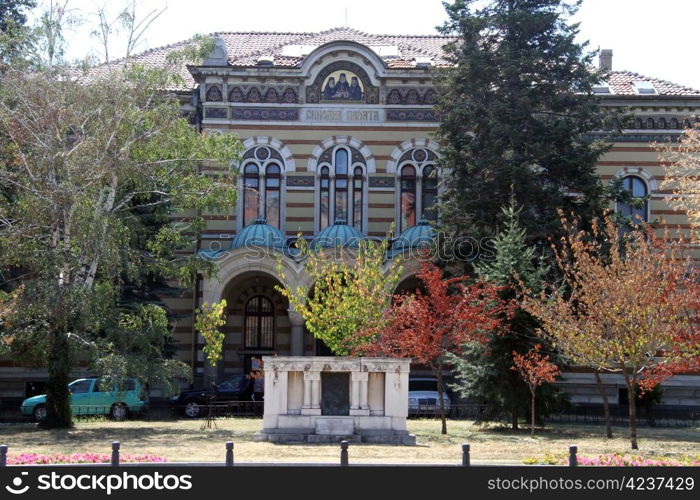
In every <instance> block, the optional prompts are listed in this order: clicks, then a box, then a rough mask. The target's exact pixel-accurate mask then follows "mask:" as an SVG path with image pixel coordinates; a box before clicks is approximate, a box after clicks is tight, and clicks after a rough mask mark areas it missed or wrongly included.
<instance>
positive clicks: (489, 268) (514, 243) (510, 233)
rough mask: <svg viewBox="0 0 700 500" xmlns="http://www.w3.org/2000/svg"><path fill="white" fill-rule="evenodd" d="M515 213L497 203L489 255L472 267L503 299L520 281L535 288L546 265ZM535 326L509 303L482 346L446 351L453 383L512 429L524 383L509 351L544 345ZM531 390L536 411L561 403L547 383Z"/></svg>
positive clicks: (522, 405) (523, 408) (523, 409)
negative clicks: (504, 315) (508, 311)
mask: <svg viewBox="0 0 700 500" xmlns="http://www.w3.org/2000/svg"><path fill="white" fill-rule="evenodd" d="M520 213H521V210H520V209H517V208H516V207H515V205H514V202H511V204H510V205H509V206H507V207H503V209H502V214H501V216H502V217H501V219H502V221H503V222H502V224H503V228H502V230H501V231H500V232H499V233H498V235H497V236H496V238H495V240H494V243H493V250H494V252H495V257H494V258H493V259H492V260H490V261H482V262H480V263H479V264H477V265H476V266H475V270H476V273H477V276H478V277H479V279H482V280H484V281H487V282H489V283H491V284H493V285H496V286H498V287H499V290H500V292H499V295H500V297H501V299H503V300H508V301H510V300H514V299H515V298H516V296H517V287H518V286H519V283H520V282H524V283H527V286H528V287H530V288H531V289H533V290H539V289H540V287H541V284H542V282H543V281H544V280H545V279H546V275H547V273H548V270H549V267H548V266H547V265H546V262H545V261H544V259H543V258H542V257H541V256H539V257H538V256H537V254H536V250H535V247H533V246H530V245H528V244H527V242H526V240H527V238H526V233H525V229H524V228H523V227H522V225H521V224H520V220H519V216H520ZM538 326H539V324H538V322H537V320H536V319H535V318H533V317H532V316H531V315H530V314H528V313H527V312H525V311H524V310H522V309H521V308H515V309H514V311H513V314H512V315H511V316H510V317H509V318H507V319H505V320H504V324H503V329H502V331H499V332H488V334H487V339H486V343H485V344H484V345H482V344H480V343H472V344H469V345H465V346H464V347H463V349H462V351H461V353H460V354H459V355H458V356H455V355H453V356H451V360H452V362H453V363H454V372H455V378H456V383H455V384H454V386H453V387H454V388H455V389H456V390H458V391H459V392H460V393H461V394H462V395H463V396H465V397H470V398H474V399H477V400H478V401H479V402H481V403H484V404H486V405H487V408H488V413H487V415H488V417H490V418H494V417H501V416H509V417H510V421H511V427H512V429H513V430H516V429H518V418H519V416H521V415H522V416H524V415H526V414H527V410H528V402H529V398H528V394H527V389H528V388H527V386H526V385H525V383H524V381H523V379H522V378H521V377H518V375H517V373H515V372H514V371H513V370H511V367H512V366H513V352H518V353H520V354H524V353H526V352H528V351H529V350H530V349H532V348H533V347H534V346H535V345H537V344H547V342H546V339H542V338H540V337H539V336H538V335H537V328H538ZM546 347H547V350H548V351H549V350H551V349H550V346H546ZM557 361H558V362H559V363H561V361H560V360H557ZM537 391H538V393H539V394H538V398H539V400H540V410H541V412H540V413H541V414H543V413H546V412H547V411H551V410H553V409H557V408H559V407H560V406H561V404H562V395H561V394H560V393H559V392H558V391H556V389H554V387H553V386H552V385H551V384H549V383H545V384H544V385H541V386H538V387H537Z"/></svg>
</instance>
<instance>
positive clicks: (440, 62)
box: [133, 27, 700, 96]
mask: <svg viewBox="0 0 700 500" xmlns="http://www.w3.org/2000/svg"><path fill="white" fill-rule="evenodd" d="M212 36H217V37H219V38H221V39H222V40H223V41H224V43H225V44H226V48H227V51H228V55H229V60H228V62H229V65H230V66H232V67H254V66H257V64H258V59H259V58H261V57H271V58H272V59H273V65H274V66H275V67H280V68H298V67H300V66H301V64H302V63H303V61H304V57H305V55H304V54H302V55H300V56H298V57H297V56H291V55H289V53H288V52H285V47H287V48H289V47H290V46H304V47H306V48H307V51H308V50H309V49H308V48H313V47H318V46H321V45H323V44H326V43H329V42H334V41H351V42H356V43H359V44H362V45H366V46H369V47H373V48H377V47H387V48H389V50H387V54H382V55H380V57H381V58H382V59H383V60H384V62H385V63H386V65H387V67H388V68H391V69H411V68H415V67H416V58H420V59H425V58H429V59H430V60H431V61H432V64H433V65H434V66H437V67H441V66H447V65H448V62H447V61H446V60H445V54H444V52H443V49H442V47H443V46H444V45H445V44H446V43H448V42H450V41H452V40H454V38H453V37H447V36H439V35H378V34H370V33H364V32H362V31H358V30H355V29H352V28H347V27H342V28H333V29H329V30H326V31H321V32H318V33H275V32H255V31H250V32H232V33H229V32H221V33H212ZM188 43H190V41H189V40H186V41H183V42H179V43H176V44H173V45H168V46H165V47H159V48H155V49H151V50H148V51H146V52H143V53H141V54H138V55H136V56H134V58H133V59H134V60H135V61H136V62H140V63H142V64H146V65H149V66H162V65H164V64H165V60H166V57H167V55H168V54H169V53H170V52H172V51H173V50H177V49H179V48H182V47H183V46H185V45H186V44H188ZM394 48H396V49H398V50H396V49H394ZM179 73H180V75H181V76H182V77H183V79H184V86H183V87H182V88H180V89H173V90H186V89H189V88H192V87H193V86H194V83H195V82H194V80H193V79H192V76H191V75H190V74H189V72H188V71H187V68H185V67H184V66H183V67H181V68H180V70H179ZM639 80H642V81H648V82H651V83H652V84H653V85H654V88H655V89H656V93H657V94H658V95H662V96H663V95H667V96H674V95H675V96H681V95H700V91H698V90H695V89H692V88H689V87H685V86H682V85H678V84H675V83H672V82H668V81H665V80H659V79H657V78H650V77H646V76H643V75H639V74H637V73H632V72H629V71H613V72H612V74H611V76H610V78H609V82H608V83H609V85H610V91H611V94H613V95H637V91H636V90H635V87H634V84H633V82H635V81H639Z"/></svg>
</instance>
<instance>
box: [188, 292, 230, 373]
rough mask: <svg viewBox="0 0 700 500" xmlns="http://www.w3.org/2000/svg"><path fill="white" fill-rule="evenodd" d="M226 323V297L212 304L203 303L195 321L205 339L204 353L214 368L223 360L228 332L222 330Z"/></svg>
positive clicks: (195, 325) (196, 327)
mask: <svg viewBox="0 0 700 500" xmlns="http://www.w3.org/2000/svg"><path fill="white" fill-rule="evenodd" d="M225 324H226V299H222V300H221V301H220V302H215V303H213V304H211V305H209V304H207V303H206V302H205V303H204V304H202V307H200V309H199V311H197V315H196V318H195V321H194V327H195V329H196V330H197V331H198V332H199V333H200V335H202V338H203V339H204V355H205V356H206V357H207V361H209V364H210V365H211V367H212V368H216V364H217V363H218V362H219V361H221V357H222V354H223V352H224V338H225V337H226V334H225V333H224V332H222V331H221V330H220V328H221V327H222V326H224V325H225Z"/></svg>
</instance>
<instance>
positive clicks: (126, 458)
mask: <svg viewBox="0 0 700 500" xmlns="http://www.w3.org/2000/svg"><path fill="white" fill-rule="evenodd" d="M111 461H112V457H111V455H104V454H102V453H72V454H70V455H64V454H62V453H55V454H53V455H40V454H37V453H22V454H21V455H17V456H12V455H10V456H8V457H7V465H42V464H108V463H110V462H111ZM119 462H120V463H121V462H141V463H162V462H167V459H165V458H163V457H158V456H156V455H143V454H142V455H132V454H129V453H121V454H120V455H119Z"/></svg>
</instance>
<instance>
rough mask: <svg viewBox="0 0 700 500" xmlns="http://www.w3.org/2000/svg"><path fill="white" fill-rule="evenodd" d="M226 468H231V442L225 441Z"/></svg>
mask: <svg viewBox="0 0 700 500" xmlns="http://www.w3.org/2000/svg"><path fill="white" fill-rule="evenodd" d="M226 467H233V441H226Z"/></svg>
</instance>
